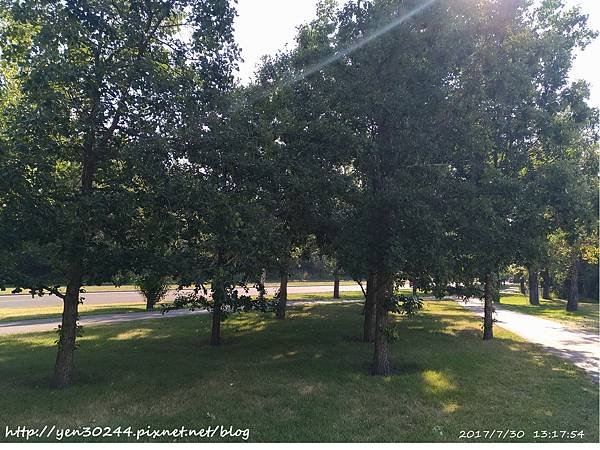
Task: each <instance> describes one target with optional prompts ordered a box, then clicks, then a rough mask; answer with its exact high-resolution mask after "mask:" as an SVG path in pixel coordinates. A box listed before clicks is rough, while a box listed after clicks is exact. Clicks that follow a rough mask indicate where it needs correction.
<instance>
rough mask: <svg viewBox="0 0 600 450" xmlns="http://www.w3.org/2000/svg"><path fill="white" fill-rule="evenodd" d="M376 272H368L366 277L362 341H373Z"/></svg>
mask: <svg viewBox="0 0 600 450" xmlns="http://www.w3.org/2000/svg"><path fill="white" fill-rule="evenodd" d="M376 293H377V274H376V273H375V272H369V277H368V278H367V298H366V299H365V310H364V312H365V317H364V322H363V342H374V341H375V320H376V317H375V312H376V309H377V307H376Z"/></svg>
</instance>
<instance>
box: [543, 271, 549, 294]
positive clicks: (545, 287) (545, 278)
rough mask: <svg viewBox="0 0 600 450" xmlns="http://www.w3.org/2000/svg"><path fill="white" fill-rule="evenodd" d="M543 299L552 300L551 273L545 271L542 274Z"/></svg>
mask: <svg viewBox="0 0 600 450" xmlns="http://www.w3.org/2000/svg"><path fill="white" fill-rule="evenodd" d="M542 298H543V299H544V300H550V271H549V270H548V269H544V271H543V272H542Z"/></svg>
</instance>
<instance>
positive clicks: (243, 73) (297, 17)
mask: <svg viewBox="0 0 600 450" xmlns="http://www.w3.org/2000/svg"><path fill="white" fill-rule="evenodd" d="M566 3H567V5H568V6H575V5H578V6H579V7H580V8H581V10H582V11H583V12H584V13H585V14H588V15H589V19H588V20H589V25H590V27H591V28H592V29H594V30H599V31H600V0H566ZM316 4H317V0H238V5H237V11H238V17H237V18H236V22H235V36H236V40H237V43H238V44H239V45H240V47H241V49H242V58H243V59H244V62H243V63H241V64H240V71H239V74H238V76H239V78H240V79H241V80H242V81H243V82H246V81H248V80H249V79H251V78H252V75H253V74H254V71H255V70H256V67H257V64H258V63H259V62H260V58H261V56H263V55H272V54H275V53H276V52H277V51H278V50H281V49H284V48H285V46H286V45H288V46H289V47H290V48H293V45H294V37H295V35H296V28H297V27H298V26H299V25H301V24H303V23H306V22H308V21H310V20H311V19H313V18H314V17H315V7H316ZM599 58H600V38H598V39H596V40H595V41H594V43H592V44H591V45H589V46H588V47H587V48H586V49H585V51H584V52H582V53H580V54H578V56H577V59H576V60H575V64H574V66H573V70H572V72H571V78H572V79H584V80H586V81H588V82H589V83H590V84H591V99H590V103H591V104H593V105H594V106H597V107H600V63H599V62H598V61H597V60H598V59H599Z"/></svg>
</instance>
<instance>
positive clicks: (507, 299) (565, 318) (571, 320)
mask: <svg viewBox="0 0 600 450" xmlns="http://www.w3.org/2000/svg"><path fill="white" fill-rule="evenodd" d="M500 305H501V306H502V307H503V308H506V309H510V310H513V311H518V312H522V313H525V314H533V315H536V316H540V317H543V318H545V319H551V320H556V321H559V322H562V323H565V324H567V325H576V326H577V327H579V328H582V329H584V330H587V331H594V332H598V316H599V314H598V312H599V305H598V303H583V302H579V306H578V310H577V311H573V312H569V311H565V306H566V302H565V301H564V300H559V299H552V300H544V299H542V298H540V306H533V305H530V304H529V298H528V297H527V296H525V295H521V294H513V293H511V294H503V295H502V297H501V299H500Z"/></svg>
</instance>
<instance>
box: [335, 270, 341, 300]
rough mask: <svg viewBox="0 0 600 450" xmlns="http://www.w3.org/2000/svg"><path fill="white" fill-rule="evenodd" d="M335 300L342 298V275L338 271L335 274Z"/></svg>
mask: <svg viewBox="0 0 600 450" xmlns="http://www.w3.org/2000/svg"><path fill="white" fill-rule="evenodd" d="M333 298H334V299H338V298H340V274H339V272H338V270H337V269H335V272H334V273H333Z"/></svg>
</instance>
